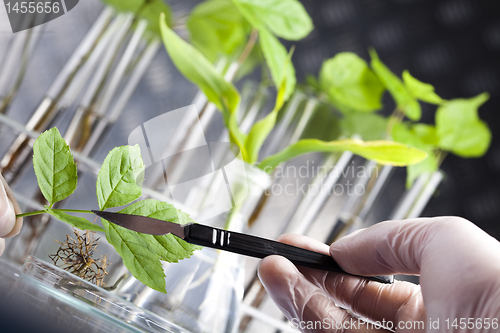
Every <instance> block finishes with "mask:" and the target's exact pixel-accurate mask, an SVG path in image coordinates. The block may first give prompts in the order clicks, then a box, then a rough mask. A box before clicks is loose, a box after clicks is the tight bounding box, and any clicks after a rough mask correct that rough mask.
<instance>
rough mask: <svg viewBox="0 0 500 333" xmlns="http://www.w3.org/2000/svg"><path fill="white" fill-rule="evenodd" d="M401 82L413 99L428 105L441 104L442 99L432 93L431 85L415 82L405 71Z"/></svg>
mask: <svg viewBox="0 0 500 333" xmlns="http://www.w3.org/2000/svg"><path fill="white" fill-rule="evenodd" d="M403 81H404V83H405V87H406V89H407V90H408V92H409V93H410V94H411V95H412V96H413V97H415V98H417V99H419V100H421V101H424V102H427V103H430V104H437V105H439V104H441V103H443V99H442V98H441V97H439V96H438V95H437V94H436V93H435V92H434V87H433V86H432V85H431V84H428V83H424V82H422V81H419V80H417V79H416V78H414V77H413V76H411V74H410V72H408V71H407V70H405V71H403Z"/></svg>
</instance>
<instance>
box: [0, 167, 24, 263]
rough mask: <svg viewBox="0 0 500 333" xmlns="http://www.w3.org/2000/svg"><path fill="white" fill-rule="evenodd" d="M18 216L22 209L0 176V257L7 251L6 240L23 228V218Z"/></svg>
mask: <svg viewBox="0 0 500 333" xmlns="http://www.w3.org/2000/svg"><path fill="white" fill-rule="evenodd" d="M16 214H21V209H20V208H19V205H18V204H17V201H16V198H14V195H13V194H12V191H11V190H10V188H9V185H7V182H6V181H5V179H3V177H2V175H0V256H1V255H2V253H3V251H4V249H5V240H4V238H8V237H13V236H15V235H17V234H18V233H19V232H20V231H21V227H22V226H23V218H22V217H19V218H17V219H16Z"/></svg>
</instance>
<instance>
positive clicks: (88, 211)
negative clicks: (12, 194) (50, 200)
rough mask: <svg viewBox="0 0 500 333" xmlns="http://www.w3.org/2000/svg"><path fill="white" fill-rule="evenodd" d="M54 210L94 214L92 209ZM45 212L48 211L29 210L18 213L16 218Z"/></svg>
mask: <svg viewBox="0 0 500 333" xmlns="http://www.w3.org/2000/svg"><path fill="white" fill-rule="evenodd" d="M52 210H56V211H58V212H69V213H84V214H94V213H92V212H91V211H90V210H81V209H56V208H54V209H52ZM45 213H47V212H46V211H45V210H36V211H34V212H28V213H23V214H18V215H16V218H17V217H25V216H33V215H40V214H45Z"/></svg>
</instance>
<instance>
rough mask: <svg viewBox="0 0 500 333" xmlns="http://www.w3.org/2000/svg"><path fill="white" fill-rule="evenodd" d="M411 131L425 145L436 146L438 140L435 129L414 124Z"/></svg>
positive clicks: (425, 125)
mask: <svg viewBox="0 0 500 333" xmlns="http://www.w3.org/2000/svg"><path fill="white" fill-rule="evenodd" d="M411 130H412V132H413V133H415V135H417V136H418V137H419V138H420V139H422V141H423V142H424V143H425V144H428V145H432V146H437V145H438V143H439V138H438V135H437V130H436V127H434V126H432V125H427V124H415V125H413V126H412V127H411Z"/></svg>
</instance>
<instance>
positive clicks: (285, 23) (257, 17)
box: [233, 0, 314, 40]
mask: <svg viewBox="0 0 500 333" xmlns="http://www.w3.org/2000/svg"><path fill="white" fill-rule="evenodd" d="M233 3H234V4H235V5H236V6H237V7H238V8H239V10H240V12H241V13H242V14H243V16H245V18H246V19H247V20H248V22H250V24H251V25H252V26H253V27H254V28H257V29H258V30H261V29H263V28H265V27H267V29H269V30H270V31H271V32H272V33H273V34H275V35H276V36H278V37H281V38H284V39H288V40H299V39H302V38H304V37H306V36H307V35H309V33H310V32H311V31H312V30H313V28H314V27H313V23H312V20H311V18H310V17H309V15H308V14H307V12H306V10H305V9H304V6H302V4H301V3H300V2H299V1H297V0H233Z"/></svg>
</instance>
